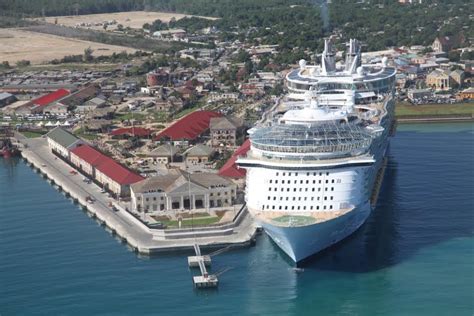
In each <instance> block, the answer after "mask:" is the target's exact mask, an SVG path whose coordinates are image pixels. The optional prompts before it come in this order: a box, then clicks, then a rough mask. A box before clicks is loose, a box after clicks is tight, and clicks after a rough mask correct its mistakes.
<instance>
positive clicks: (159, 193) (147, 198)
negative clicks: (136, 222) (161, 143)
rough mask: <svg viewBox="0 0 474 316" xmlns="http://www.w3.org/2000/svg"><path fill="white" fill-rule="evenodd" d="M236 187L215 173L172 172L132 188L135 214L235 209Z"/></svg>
mask: <svg viewBox="0 0 474 316" xmlns="http://www.w3.org/2000/svg"><path fill="white" fill-rule="evenodd" d="M236 191H237V187H236V185H235V184H233V183H232V181H230V180H228V179H226V178H224V177H221V176H219V175H217V174H214V173H193V174H191V173H188V172H186V171H183V170H179V169H176V170H172V171H170V172H169V173H168V174H166V175H159V176H154V177H150V178H147V179H145V180H143V181H140V182H137V183H135V184H132V185H131V202H132V209H133V210H134V211H138V212H141V211H144V212H151V211H173V210H176V211H178V210H185V209H206V210H209V209H212V208H216V207H226V206H232V205H233V203H234V201H235V198H236Z"/></svg>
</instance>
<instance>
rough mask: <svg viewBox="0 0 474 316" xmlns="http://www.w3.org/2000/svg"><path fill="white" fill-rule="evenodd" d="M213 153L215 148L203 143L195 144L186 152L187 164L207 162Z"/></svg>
mask: <svg viewBox="0 0 474 316" xmlns="http://www.w3.org/2000/svg"><path fill="white" fill-rule="evenodd" d="M213 154H214V150H213V149H212V148H211V147H209V146H206V145H203V144H198V145H196V146H193V147H191V148H189V149H188V150H186V151H185V152H184V156H185V157H186V164H187V165H199V164H206V163H208V162H209V161H210V160H211V157H212V155H213Z"/></svg>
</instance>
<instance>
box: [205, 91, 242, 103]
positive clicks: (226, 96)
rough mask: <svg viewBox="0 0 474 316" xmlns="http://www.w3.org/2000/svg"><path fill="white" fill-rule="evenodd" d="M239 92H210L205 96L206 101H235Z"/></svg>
mask: <svg viewBox="0 0 474 316" xmlns="http://www.w3.org/2000/svg"><path fill="white" fill-rule="evenodd" d="M238 99H239V94H238V93H237V92H222V93H218V92H211V93H209V95H208V97H207V102H218V101H237V100H238Z"/></svg>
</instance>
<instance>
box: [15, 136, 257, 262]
mask: <svg viewBox="0 0 474 316" xmlns="http://www.w3.org/2000/svg"><path fill="white" fill-rule="evenodd" d="M16 138H17V140H19V141H20V142H21V143H22V144H26V145H27V146H26V148H23V151H22V155H23V157H24V158H25V159H27V160H28V161H29V162H30V163H32V164H33V165H35V167H37V168H39V169H41V171H42V173H44V174H46V175H47V176H48V178H50V179H53V180H54V181H55V183H56V184H58V185H59V186H60V187H61V188H62V189H63V190H64V191H65V192H68V193H69V194H70V195H71V196H72V197H73V198H74V199H77V200H78V201H79V203H80V204H82V205H83V206H85V207H87V209H88V210H89V211H90V212H91V213H93V214H95V215H96V217H97V218H98V219H99V220H100V221H101V222H104V223H105V225H106V226H108V227H109V228H111V229H112V231H114V232H115V233H116V234H117V235H119V236H120V237H122V238H123V239H125V240H126V241H127V242H128V243H129V244H130V245H131V246H132V247H134V248H136V249H137V251H139V252H140V253H143V254H151V253H155V252H162V251H170V250H178V249H192V247H193V245H194V244H195V243H198V244H199V245H200V246H201V247H203V248H206V247H208V248H210V247H212V248H215V247H224V246H229V245H230V246H232V245H233V246H246V245H249V244H250V243H251V242H252V240H253V238H254V236H255V227H254V225H253V220H252V219H251V218H250V216H249V215H248V213H246V214H244V218H243V220H242V221H241V223H240V224H239V225H238V226H237V227H232V228H231V229H229V227H225V229H224V228H223V229H216V228H213V229H209V230H206V229H203V228H199V229H197V228H195V229H191V230H190V229H183V230H182V231H179V230H173V231H172V234H171V233H168V231H167V230H160V229H150V228H148V227H147V226H146V225H144V224H143V223H141V222H140V221H138V220H137V219H136V218H135V217H133V216H132V215H131V214H130V213H128V212H127V211H125V210H124V209H123V208H122V207H121V206H119V205H117V202H116V201H115V200H113V199H111V198H109V197H108V196H107V195H106V194H104V193H101V192H100V188H99V187H98V186H96V185H95V184H93V183H90V184H88V183H86V182H84V181H83V178H84V177H83V176H82V175H81V174H72V173H71V172H70V171H71V170H73V168H72V167H71V166H69V165H68V164H66V163H65V162H64V161H62V160H60V159H59V158H57V157H55V156H54V155H53V154H52V153H51V152H50V150H49V148H48V147H47V142H46V139H44V138H36V139H27V138H25V137H23V136H21V135H19V134H18V135H16ZM88 196H92V197H94V199H95V201H94V203H92V204H91V203H88V202H87V201H86V198H87V197H88ZM109 203H113V204H114V205H116V206H118V208H119V211H113V210H112V209H111V208H110V207H109ZM201 236H202V237H201Z"/></svg>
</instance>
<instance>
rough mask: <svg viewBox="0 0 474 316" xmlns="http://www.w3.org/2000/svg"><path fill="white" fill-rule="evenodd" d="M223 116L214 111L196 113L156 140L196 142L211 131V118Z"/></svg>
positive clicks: (184, 118)
mask: <svg viewBox="0 0 474 316" xmlns="http://www.w3.org/2000/svg"><path fill="white" fill-rule="evenodd" d="M220 116H222V114H220V113H219V112H213V111H195V112H192V113H190V114H188V115H186V116H185V117H183V118H181V119H180V120H178V121H176V122H175V123H173V124H172V125H170V126H169V127H167V128H165V129H164V130H163V131H161V132H160V133H158V135H156V137H155V140H160V139H170V140H194V139H196V138H197V137H198V136H199V135H201V134H202V133H204V132H205V131H206V130H208V129H209V124H210V120H211V117H220Z"/></svg>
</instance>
